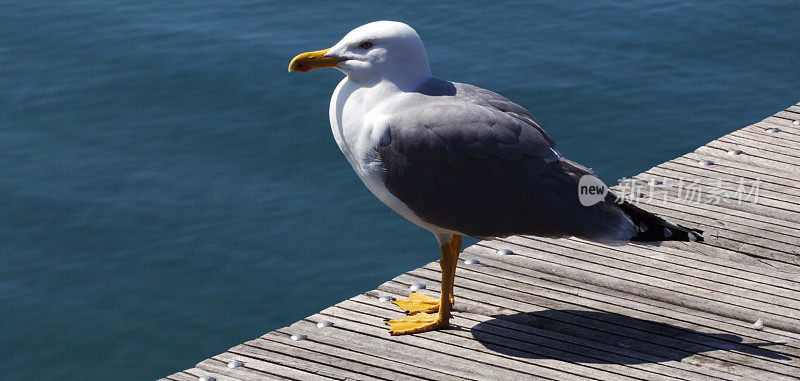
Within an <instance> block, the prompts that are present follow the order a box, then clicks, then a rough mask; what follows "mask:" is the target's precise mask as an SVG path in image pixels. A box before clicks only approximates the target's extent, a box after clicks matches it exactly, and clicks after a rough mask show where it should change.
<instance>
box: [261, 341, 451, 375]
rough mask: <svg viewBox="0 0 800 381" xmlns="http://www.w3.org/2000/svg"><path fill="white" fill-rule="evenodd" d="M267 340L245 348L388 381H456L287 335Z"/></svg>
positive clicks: (422, 370)
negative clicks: (448, 380)
mask: <svg viewBox="0 0 800 381" xmlns="http://www.w3.org/2000/svg"><path fill="white" fill-rule="evenodd" d="M264 337H265V338H267V339H265V338H258V339H255V340H251V341H248V342H246V343H245V344H246V345H248V346H251V347H256V348H262V349H268V350H272V351H273V352H280V353H284V354H286V355H289V356H294V357H296V358H302V359H308V360H310V361H312V362H314V363H319V362H322V363H324V364H327V365H330V366H334V367H337V368H340V369H344V370H350V371H353V372H357V373H361V374H365V375H368V376H372V377H377V378H383V379H387V380H388V379H391V380H419V379H425V380H436V379H453V378H451V377H448V376H447V375H446V374H444V373H436V372H427V371H426V370H425V369H420V368H419V367H414V366H412V365H408V364H403V363H397V362H390V361H386V360H384V359H381V358H380V357H374V356H367V355H364V354H361V353H358V352H353V351H348V350H346V349H342V348H339V347H334V346H329V345H325V344H322V343H317V342H314V341H312V340H300V341H293V340H292V341H291V342H287V340H286V335H275V334H273V335H265V336H264Z"/></svg>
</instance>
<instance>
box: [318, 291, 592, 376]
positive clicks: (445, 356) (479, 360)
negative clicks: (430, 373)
mask: <svg viewBox="0 0 800 381" xmlns="http://www.w3.org/2000/svg"><path fill="white" fill-rule="evenodd" d="M320 315H321V316H324V318H325V319H327V320H330V321H332V322H333V323H334V324H335V326H336V327H339V328H340V329H342V330H347V331H348V332H349V333H353V334H367V335H369V336H371V337H374V338H378V339H380V340H374V339H370V340H368V341H367V343H368V344H369V343H375V342H376V341H379V345H380V346H379V347H376V348H375V349H378V348H381V349H382V348H386V347H389V346H391V347H394V348H396V349H397V351H398V352H399V353H401V354H402V356H403V357H408V358H411V357H413V356H412V355H411V353H414V354H415V355H416V353H415V352H420V351H419V350H420V349H424V353H420V355H419V356H420V358H419V359H418V360H416V361H420V362H422V363H425V364H428V365H429V366H437V367H445V366H447V367H448V368H451V369H449V370H451V371H452V372H453V374H456V373H459V375H460V376H462V377H467V378H477V379H501V378H505V377H512V378H513V377H519V375H520V373H522V374H525V375H528V376H534V377H544V378H548V379H559V378H566V379H575V380H578V379H581V378H582V376H581V375H583V377H592V376H591V374H588V373H578V374H576V372H575V371H571V369H569V368H567V369H558V370H556V369H551V368H549V367H546V366H535V365H532V364H525V363H522V362H520V361H515V360H514V359H511V358H505V357H503V356H501V355H498V354H485V353H483V354H482V353H480V352H478V351H476V350H473V349H469V348H466V347H463V346H460V345H457V344H458V343H459V342H458V341H451V342H443V341H441V340H440V339H441V337H440V335H442V333H441V332H426V335H404V336H389V335H388V333H387V329H386V326H385V325H383V321H381V320H379V319H377V318H374V317H369V316H368V315H364V314H361V313H355V312H352V311H348V310H344V309H341V308H339V307H336V306H334V307H330V308H328V309H325V310H323V311H322V312H321V313H320ZM402 316H404V315H403V314H402V313H401V312H399V311H398V312H397V316H395V318H398V317H402ZM464 363H468V364H471V367H470V368H469V369H465V367H463V364H464ZM592 378H594V377H592Z"/></svg>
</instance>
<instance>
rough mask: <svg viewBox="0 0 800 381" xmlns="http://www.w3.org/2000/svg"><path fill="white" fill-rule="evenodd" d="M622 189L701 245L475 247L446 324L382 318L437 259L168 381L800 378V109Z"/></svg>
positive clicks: (433, 284) (516, 242)
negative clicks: (428, 327)
mask: <svg viewBox="0 0 800 381" xmlns="http://www.w3.org/2000/svg"><path fill="white" fill-rule="evenodd" d="M614 189H615V191H617V192H618V194H626V195H628V197H629V198H630V199H632V200H634V201H637V202H638V205H639V206H641V207H642V208H644V209H647V210H650V211H653V212H656V213H657V214H659V215H662V216H664V217H666V218H667V219H669V220H672V221H675V222H677V223H680V224H684V225H688V226H696V227H699V228H701V229H704V230H706V232H707V233H708V235H709V239H708V242H706V243H703V244H698V243H675V242H669V243H665V244H662V245H660V246H655V245H640V244H630V245H625V246H607V245H602V244H597V243H593V242H588V241H584V240H580V239H544V238H537V237H527V236H520V237H510V238H508V239H500V240H494V241H482V242H479V243H478V244H477V245H474V246H471V247H468V248H466V249H465V250H464V252H463V253H462V254H461V258H460V261H459V265H458V270H457V272H456V281H455V295H456V303H455V311H454V313H453V319H452V320H451V323H452V327H451V328H450V329H447V330H443V331H437V332H427V333H423V334H417V335H411V336H394V337H392V336H389V334H388V329H387V327H386V326H385V325H384V324H383V319H384V318H399V317H402V316H403V314H402V313H401V312H400V310H399V308H397V307H396V306H394V305H392V304H391V303H388V302H386V301H385V300H386V299H387V297H395V298H400V297H406V296H408V295H409V294H410V293H411V291H410V289H409V287H410V286H411V285H412V284H416V283H422V284H424V285H426V286H427V289H426V290H423V291H422V292H424V293H427V294H429V295H431V296H436V297H438V291H439V289H438V287H439V281H440V279H441V277H440V272H439V266H438V264H437V263H436V262H432V263H429V264H427V265H425V266H424V267H422V268H418V269H415V270H413V271H410V272H408V273H406V274H402V275H400V276H398V277H396V278H394V279H392V280H390V281H388V282H386V283H384V284H382V285H380V286H379V287H378V289H377V290H373V291H369V292H367V293H366V294H363V295H358V296H355V297H353V298H351V299H349V300H346V301H343V302H341V303H339V304H337V305H335V306H333V307H330V308H327V309H325V310H323V311H321V312H319V313H318V314H315V315H312V316H309V317H307V318H305V319H303V320H301V321H298V322H296V323H294V324H292V325H291V326H288V327H284V328H281V329H278V330H276V331H273V332H269V333H267V334H265V335H264V336H261V337H259V338H257V339H254V340H251V341H248V342H246V343H244V344H241V345H237V346H235V347H233V348H231V349H229V350H227V351H226V352H224V353H222V354H219V355H217V356H214V357H212V358H210V359H206V360H203V361H202V362H200V363H199V364H197V366H196V367H194V368H192V369H187V370H185V371H182V372H179V373H175V374H173V375H170V376H168V377H166V379H168V380H175V381H185V380H198V379H206V380H210V379H212V378H213V379H216V380H219V381H227V380H261V379H298V380H316V379H357V380H362V379H388V380H395V379H406V380H411V379H415V380H416V379H431V380H450V379H469V380H490V379H493V380H498V379H502V380H516V379H524V378H543V379H553V380H565V379H614V380H621V379H640V380H641V379H646V380H652V379H684V380H685V379H725V380H737V379H749V380H764V379H798V378H800V213H798V210H800V104H797V105H794V106H791V107H789V108H788V109H786V110H784V111H781V112H779V113H777V114H775V115H773V116H771V117H769V118H767V119H764V120H763V121H761V122H759V123H756V124H753V125H750V126H747V127H745V128H743V129H741V130H738V131H735V132H732V133H730V134H728V135H725V136H723V137H721V138H719V139H717V140H715V141H712V142H710V143H708V144H707V145H705V146H703V147H700V148H698V149H697V150H695V151H694V152H692V153H688V154H686V155H684V156H681V157H679V158H677V159H674V160H671V161H669V162H666V163H664V164H661V165H659V166H657V167H654V168H652V169H650V170H648V171H647V172H645V173H642V174H640V175H638V176H635V177H634V178H633V179H631V180H629V181H623V182H622V183H621V184H620V185H618V186H617V187H615V188H614ZM664 199H666V201H667V202H666V203H665V202H663V200H664ZM502 249H509V250H511V252H512V253H511V254H508V253H507V252H505V251H499V250H502ZM470 259H472V260H477V261H479V263H472V262H474V261H467V262H465V260H470ZM321 322H330V323H332V326H325V323H321ZM318 323H320V324H319V325H318ZM293 335H295V336H294V337H293ZM296 335H305V336H296ZM298 338H301V340H295V339H298ZM303 338H304V339H303ZM204 377H210V378H204Z"/></svg>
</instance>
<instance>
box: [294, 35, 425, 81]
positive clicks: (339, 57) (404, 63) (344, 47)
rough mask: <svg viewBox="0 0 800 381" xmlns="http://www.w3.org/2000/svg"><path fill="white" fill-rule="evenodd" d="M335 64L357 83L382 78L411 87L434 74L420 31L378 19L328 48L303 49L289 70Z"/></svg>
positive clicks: (324, 66) (303, 69)
mask: <svg viewBox="0 0 800 381" xmlns="http://www.w3.org/2000/svg"><path fill="white" fill-rule="evenodd" d="M321 68H336V69H339V70H341V71H342V72H343V73H345V74H346V75H347V77H348V78H349V79H350V80H351V81H354V82H356V83H359V84H362V85H365V86H371V85H374V84H377V83H379V82H382V81H388V82H391V83H393V84H395V85H396V86H397V87H399V88H400V89H403V90H410V89H413V88H414V87H416V86H417V85H419V84H420V83H422V82H423V81H424V80H426V79H428V78H430V77H431V69H430V64H429V63H428V54H427V52H426V51H425V46H424V45H423V44H422V39H420V37H419V35H418V34H417V32H416V31H415V30H414V29H413V28H411V27H410V26H408V25H406V24H403V23H401V22H396V21H375V22H372V23H369V24H366V25H362V26H360V27H358V28H356V29H353V30H352V31H351V32H350V33H348V34H347V35H345V36H344V38H342V39H341V41H339V42H337V43H336V44H335V45H333V46H332V47H331V48H329V49H324V50H318V51H314V52H308V53H302V54H299V55H298V56H297V57H295V58H294V59H293V60H292V61H291V62H290V63H289V71H290V72H292V71H303V72H305V71H310V70H314V69H321Z"/></svg>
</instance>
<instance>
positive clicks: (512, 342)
mask: <svg viewBox="0 0 800 381" xmlns="http://www.w3.org/2000/svg"><path fill="white" fill-rule="evenodd" d="M386 294H388V295H391V296H394V297H405V296H404V295H399V294H393V293H387V292H383V293H382V295H386ZM373 296H374V295H373ZM351 300H352V301H353V302H357V303H359V304H367V305H370V306H373V307H376V308H374V309H372V310H371V311H372V312H371V315H373V316H376V317H380V316H385V315H386V314H387V313H391V312H393V310H392V309H391V307H389V306H387V305H383V306H381V305H379V304H376V302H375V300H376V299H375V298H374V297H372V298H370V297H367V296H361V297H356V298H353V299H351ZM343 307H344V308H348V307H349V308H350V309H353V308H363V307H362V306H360V305H348V306H343ZM453 319H454V320H453V325H455V326H460V327H471V328H470V330H471V331H472V332H475V331H476V330H477V331H481V330H487V329H490V330H491V334H489V333H488V332H487V334H486V335H481V336H482V338H483V340H484V341H491V343H492V344H493V345H497V346H507V347H510V348H512V349H517V350H521V351H523V352H526V353H528V354H529V355H530V356H531V357H534V358H540V357H548V358H554V359H559V360H562V361H569V362H578V363H580V364H582V365H584V366H599V367H603V368H607V369H615V368H617V369H619V368H620V366H624V367H632V368H635V369H637V370H639V369H641V370H644V371H645V372H646V373H627V372H628V371H626V370H621V371H623V372H626V374H628V375H634V376H635V375H636V374H640V375H641V376H643V377H645V379H651V378H653V377H655V375H654V374H657V375H661V376H662V377H663V376H666V377H679V378H685V377H691V374H693V373H696V369H695V367H694V366H692V365H687V364H683V363H681V362H680V361H672V360H669V359H668V358H665V357H659V356H653V355H648V354H644V353H641V352H638V351H636V350H632V349H629V348H626V347H622V346H618V345H610V344H607V343H599V342H596V341H590V340H586V339H583V338H579V337H574V336H570V335H565V334H561V333H558V332H552V331H548V330H545V329H541V328H536V327H532V326H528V325H523V324H519V323H515V322H512V321H507V320H503V319H497V318H495V317H492V316H486V315H480V314H473V313H469V312H465V311H461V310H458V311H456V313H455V315H454V318H453ZM486 327H489V328H486ZM512 330H513V332H512ZM503 331H505V332H506V334H505V335H502V334H500V333H499V332H503ZM445 332H446V333H449V334H452V335H460V336H466V335H470V333H469V332H467V331H466V330H460V329H455V330H448V331H445ZM495 336H497V337H495ZM523 338H527V339H529V340H528V341H525V340H522V339H523ZM500 343H503V344H505V345H502V344H500ZM531 343H534V344H531ZM484 345H485V344H484ZM529 355H523V356H526V357H527V356H529ZM649 373H654V374H649ZM707 375H708V376H711V377H714V378H722V379H735V378H736V377H735V376H733V375H729V374H725V373H712V372H709V374H707Z"/></svg>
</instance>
